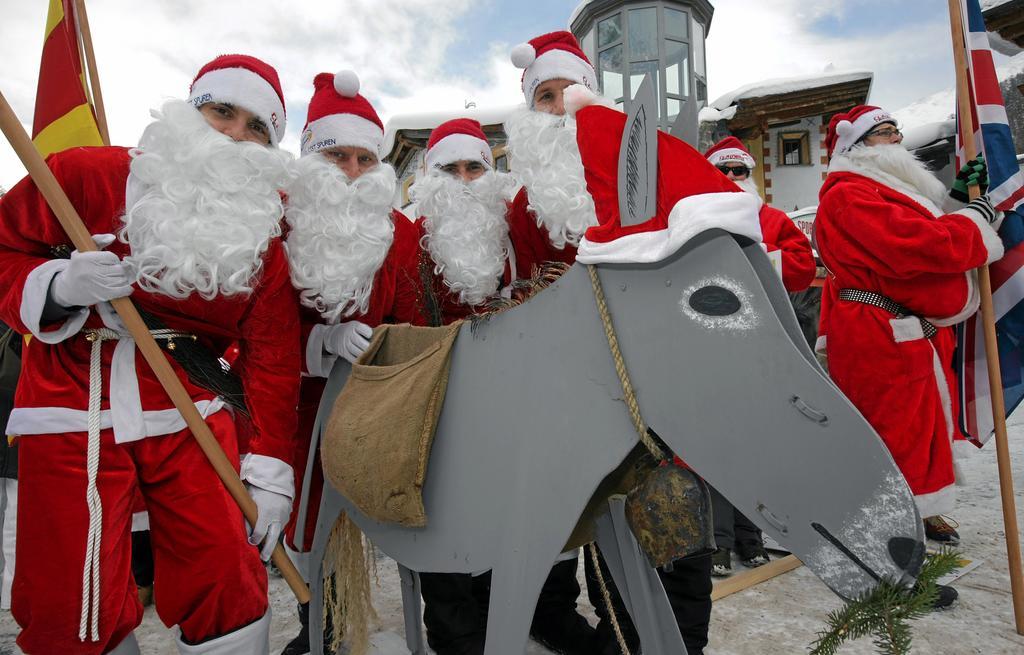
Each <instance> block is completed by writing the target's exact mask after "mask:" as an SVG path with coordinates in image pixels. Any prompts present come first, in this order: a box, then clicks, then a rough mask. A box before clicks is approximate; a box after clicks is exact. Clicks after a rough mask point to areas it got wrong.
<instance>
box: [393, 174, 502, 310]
mask: <svg viewBox="0 0 1024 655" xmlns="http://www.w3.org/2000/svg"><path fill="white" fill-rule="evenodd" d="M515 188H516V183H515V180H513V179H512V177H511V176H510V175H508V174H507V173H500V172H496V171H488V172H486V173H484V174H483V175H481V176H480V177H478V178H477V179H475V180H473V181H472V182H469V183H466V182H464V181H462V180H461V179H460V178H457V177H455V176H453V175H449V174H447V173H442V172H439V171H432V172H430V173H428V174H427V175H425V176H423V177H422V178H421V179H419V180H417V181H416V184H414V185H413V186H412V188H410V189H409V195H410V196H411V197H412V198H413V199H414V200H415V201H416V203H417V204H418V207H419V213H420V215H422V216H423V217H424V222H423V225H424V228H425V230H426V234H425V235H424V236H423V245H424V247H426V248H427V250H428V252H430V256H431V258H432V259H433V260H434V272H435V273H437V274H440V275H441V276H442V277H443V278H444V283H445V285H446V286H447V287H448V288H449V289H451V290H452V292H453V293H457V294H458V295H459V302H462V303H465V304H467V305H471V306H473V305H479V304H480V303H482V302H483V301H484V300H485V299H486V298H487V297H488V296H490V295H492V294H494V292H495V291H497V290H498V285H499V283H500V281H501V275H502V273H504V271H505V260H506V259H507V258H508V248H507V243H508V221H507V220H506V219H505V214H506V212H507V210H508V206H507V204H506V201H507V200H509V199H510V197H511V195H512V191H513V190H514V189H515Z"/></svg>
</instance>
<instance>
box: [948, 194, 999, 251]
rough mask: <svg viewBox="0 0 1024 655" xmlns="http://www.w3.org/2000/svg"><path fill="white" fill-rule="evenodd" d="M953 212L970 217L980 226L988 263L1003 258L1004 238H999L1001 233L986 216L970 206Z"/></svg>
mask: <svg viewBox="0 0 1024 655" xmlns="http://www.w3.org/2000/svg"><path fill="white" fill-rule="evenodd" d="M953 213H954V214H957V215H959V216H963V217H965V218H969V219H970V220H971V222H972V223H974V224H975V225H976V226H977V227H978V232H981V243H982V244H984V246H985V253H986V255H985V263H986V264H991V263H992V262H995V261H999V260H1000V259H1002V257H1003V250H1004V249H1003V240H1002V239H1000V238H999V233H998V232H996V231H995V230H994V229H993V228H992V225H991V224H989V222H988V221H987V220H986V219H985V217H984V216H982V215H981V214H979V213H978V212H977V211H975V210H974V209H972V208H970V207H964V208H963V209H961V210H959V211H956V212H953Z"/></svg>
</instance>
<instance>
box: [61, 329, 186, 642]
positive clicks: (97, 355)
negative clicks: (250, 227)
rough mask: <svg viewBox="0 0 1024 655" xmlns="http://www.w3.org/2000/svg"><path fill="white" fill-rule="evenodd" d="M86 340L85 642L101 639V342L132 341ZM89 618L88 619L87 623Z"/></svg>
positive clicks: (169, 333) (156, 334)
mask: <svg viewBox="0 0 1024 655" xmlns="http://www.w3.org/2000/svg"><path fill="white" fill-rule="evenodd" d="M151 334H152V335H153V338H154V339H163V340H170V339H175V338H190V337H191V335H188V334H185V333H182V332H177V331H175V330H152V331H151ZM85 335H86V336H85V338H86V339H87V340H88V341H90V342H91V343H92V348H91V350H90V352H89V441H88V450H87V455H86V460H87V461H86V465H87V468H86V474H87V476H88V483H87V485H86V489H85V500H86V504H87V505H88V507H89V534H88V538H87V539H86V542H85V566H84V567H83V569H82V615H81V618H80V620H79V623H78V638H79V639H80V640H81V641H85V639H86V633H87V632H88V636H89V639H90V640H91V641H99V639H100V634H99V633H100V616H99V614H100V537H101V535H102V531H103V505H102V504H101V503H100V492H99V489H98V488H97V487H96V476H97V474H98V473H99V468H100V425H101V423H100V416H101V411H100V400H101V397H102V395H103V358H102V354H103V342H104V341H116V340H119V339H131V335H129V334H124V333H121V332H117V331H115V330H111V329H109V328H97V329H90V330H85ZM90 618H91V620H90Z"/></svg>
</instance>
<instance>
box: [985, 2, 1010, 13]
mask: <svg viewBox="0 0 1024 655" xmlns="http://www.w3.org/2000/svg"><path fill="white" fill-rule="evenodd" d="M1012 1H1013V0H981V10H982V11H987V10H989V9H992V8H994V7H998V6H1000V5H1005V4H1006V3H1008V2H1012Z"/></svg>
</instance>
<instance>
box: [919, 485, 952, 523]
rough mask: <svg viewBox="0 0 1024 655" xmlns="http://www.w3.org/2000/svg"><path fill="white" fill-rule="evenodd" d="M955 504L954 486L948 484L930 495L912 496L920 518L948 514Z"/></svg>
mask: <svg viewBox="0 0 1024 655" xmlns="http://www.w3.org/2000/svg"><path fill="white" fill-rule="evenodd" d="M955 503H956V484H955V483H954V484H950V485H948V486H946V487H943V488H942V489H939V490H938V491H933V492H932V493H930V494H921V495H915V496H914V504H916V505H917V511H918V513H919V514H920V515H921V517H922V518H927V517H929V516H939V515H940V514H949V513H950V512H952V511H953V505H954V504H955Z"/></svg>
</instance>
